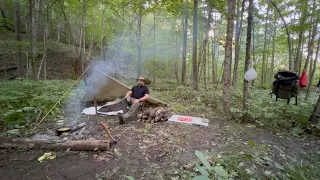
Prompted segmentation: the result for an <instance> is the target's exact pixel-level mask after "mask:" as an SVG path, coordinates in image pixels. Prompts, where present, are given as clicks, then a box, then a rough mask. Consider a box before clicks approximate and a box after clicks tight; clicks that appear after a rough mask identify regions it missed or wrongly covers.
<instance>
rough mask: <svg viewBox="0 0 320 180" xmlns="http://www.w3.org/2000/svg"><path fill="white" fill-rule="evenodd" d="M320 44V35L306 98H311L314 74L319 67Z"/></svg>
mask: <svg viewBox="0 0 320 180" xmlns="http://www.w3.org/2000/svg"><path fill="white" fill-rule="evenodd" d="M319 46H320V37H319V39H318V45H317V50H316V56H315V59H314V63H313V69H312V71H310V79H309V84H308V90H307V94H306V98H305V99H306V100H307V99H308V98H309V94H310V88H311V86H312V82H313V78H314V75H315V73H316V69H317V59H318V55H319Z"/></svg>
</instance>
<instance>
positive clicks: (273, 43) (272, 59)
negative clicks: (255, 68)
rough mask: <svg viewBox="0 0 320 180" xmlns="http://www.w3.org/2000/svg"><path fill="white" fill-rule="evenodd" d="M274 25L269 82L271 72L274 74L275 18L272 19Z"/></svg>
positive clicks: (271, 80)
mask: <svg viewBox="0 0 320 180" xmlns="http://www.w3.org/2000/svg"><path fill="white" fill-rule="evenodd" d="M274 20H275V21H274V25H273V35H272V57H271V68H270V84H272V82H273V74H274V53H275V39H276V33H277V28H276V22H277V19H276V18H275V19H274Z"/></svg>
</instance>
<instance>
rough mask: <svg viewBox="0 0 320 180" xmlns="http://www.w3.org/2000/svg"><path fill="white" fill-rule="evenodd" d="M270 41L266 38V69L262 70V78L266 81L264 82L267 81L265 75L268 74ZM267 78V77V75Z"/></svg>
mask: <svg viewBox="0 0 320 180" xmlns="http://www.w3.org/2000/svg"><path fill="white" fill-rule="evenodd" d="M270 43H271V41H270V40H268V48H267V53H266V69H265V71H264V77H263V78H264V80H265V81H266V82H265V83H267V82H268V81H267V77H268V76H267V75H268V69H269V51H270ZM268 78H269V77H268Z"/></svg>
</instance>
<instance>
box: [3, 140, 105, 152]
mask: <svg viewBox="0 0 320 180" xmlns="http://www.w3.org/2000/svg"><path fill="white" fill-rule="evenodd" d="M0 148H19V149H34V148H36V149H46V150H67V149H70V151H92V150H100V151H104V150H108V149H109V148H110V142H109V141H108V140H80V141H65V142H58V143H52V142H50V141H47V140H30V139H24V138H17V139H11V138H0Z"/></svg>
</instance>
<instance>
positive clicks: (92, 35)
mask: <svg viewBox="0 0 320 180" xmlns="http://www.w3.org/2000/svg"><path fill="white" fill-rule="evenodd" d="M95 20H96V13H95V11H93V21H92V27H94V22H95ZM93 41H94V31H92V32H91V42H90V47H89V51H88V55H87V58H86V62H89V61H90V58H91V53H92V47H93Z"/></svg>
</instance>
